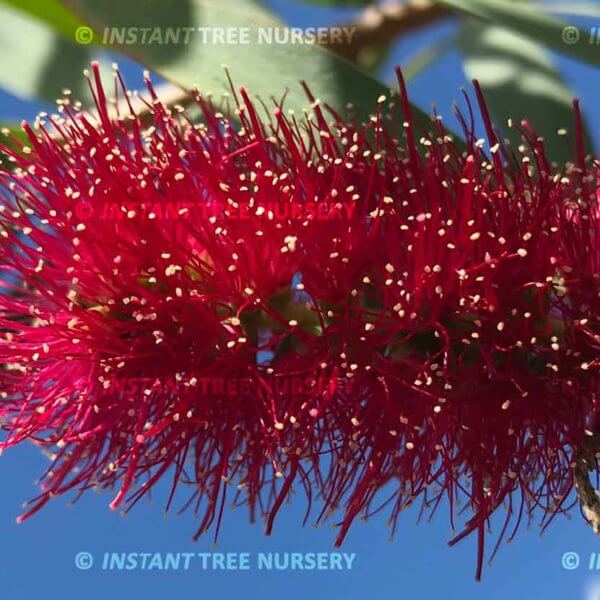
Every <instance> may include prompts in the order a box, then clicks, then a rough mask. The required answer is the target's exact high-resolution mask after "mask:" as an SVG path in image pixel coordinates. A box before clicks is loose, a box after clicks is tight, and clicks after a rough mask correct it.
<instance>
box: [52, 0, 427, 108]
mask: <svg viewBox="0 0 600 600" xmlns="http://www.w3.org/2000/svg"><path fill="white" fill-rule="evenodd" d="M64 2H65V3H66V4H67V5H68V6H71V7H73V9H74V11H75V12H76V13H77V14H78V15H79V16H80V17H81V18H82V19H84V20H85V21H87V22H89V23H90V25H92V26H93V27H94V28H95V29H96V31H98V32H101V33H102V37H103V38H105V35H106V33H105V30H104V28H105V27H106V26H107V25H109V24H110V25H114V24H115V23H116V24H119V26H120V27H121V28H122V27H127V26H131V27H136V28H138V30H137V31H138V32H139V27H141V26H144V20H145V21H148V23H150V22H151V26H152V27H153V28H155V29H156V28H158V27H160V28H163V29H162V31H164V28H165V27H167V26H169V25H170V23H171V22H170V20H169V19H170V16H169V15H170V14H172V13H173V12H175V13H177V14H178V15H179V16H180V17H181V15H183V17H184V18H185V19H187V21H186V20H185V19H184V20H181V19H180V20H179V23H178V26H188V27H194V28H202V32H197V33H196V34H193V35H191V36H189V39H188V40H187V42H188V43H186V44H182V43H180V44H179V45H177V48H176V51H171V52H165V51H164V49H165V45H164V44H163V45H160V44H156V45H155V48H152V44H149V43H145V44H144V43H140V41H141V40H140V38H139V36H138V39H137V40H136V43H132V44H125V45H123V44H122V45H121V46H113V49H114V50H120V51H123V52H127V54H129V55H131V56H133V57H135V58H136V59H137V60H139V61H140V62H141V63H143V64H145V65H146V66H148V67H149V68H151V69H153V70H154V71H156V72H157V73H158V74H159V75H161V76H162V77H164V78H165V79H167V80H168V81H171V82H173V83H175V84H177V85H179V86H181V87H184V88H189V87H191V86H193V85H198V87H200V89H202V90H203V91H205V92H206V91H212V92H217V93H218V92H222V91H224V90H227V89H228V83H227V79H226V75H225V72H224V70H223V68H222V65H223V64H225V65H227V66H228V67H229V68H230V70H231V73H232V76H233V78H234V81H235V82H237V83H238V84H240V85H241V84H243V85H245V86H246V87H247V88H248V89H250V90H251V91H252V92H253V93H255V94H257V95H260V96H261V97H262V98H263V99H265V100H268V99H269V98H270V97H271V96H272V95H273V94H277V95H278V96H279V98H280V97H281V95H282V94H283V92H284V91H287V96H286V98H285V107H286V108H288V109H292V110H295V111H297V112H299V111H301V110H302V109H304V108H306V107H307V105H308V101H307V99H306V96H305V94H304V91H303V90H302V88H301V86H300V85H299V83H298V82H299V81H301V80H304V81H306V82H307V83H308V84H309V86H310V87H311V89H312V90H313V93H314V94H315V96H317V97H319V98H322V99H323V100H326V101H327V102H328V103H329V104H331V105H332V106H333V107H334V108H336V109H338V110H341V111H343V110H345V107H346V104H347V103H352V104H353V105H354V107H355V111H356V113H357V114H358V115H359V116H362V117H366V116H367V115H368V114H370V113H372V112H373V110H374V108H375V106H376V101H377V98H378V96H380V95H381V94H385V93H386V92H387V91H388V90H387V88H386V87H385V86H384V85H383V84H382V83H380V82H378V81H376V80H375V79H373V78H372V77H370V76H368V75H367V74H365V73H363V72H361V71H359V70H358V69H356V68H355V67H353V66H352V65H350V64H349V63H347V62H346V61H344V60H342V59H340V58H339V57H337V56H335V55H333V54H332V53H330V52H328V51H327V50H325V49H324V48H322V47H319V46H316V45H308V44H301V43H292V42H290V43H275V42H274V43H267V42H268V39H269V35H272V36H273V39H274V40H275V34H276V33H278V34H279V36H280V37H279V38H278V40H279V42H283V41H284V40H285V36H286V35H289V34H290V30H289V28H284V26H283V24H282V23H281V22H280V21H278V20H277V19H276V18H275V17H274V16H273V15H272V14H271V13H270V12H268V11H267V10H266V9H264V8H263V7H261V6H260V5H259V4H258V3H257V2H254V1H252V0H194V2H193V3H191V4H190V3H189V2H183V0H179V2H173V3H172V4H170V5H169V6H168V7H167V6H165V5H164V3H161V4H162V7H163V8H162V11H159V10H154V8H156V7H154V8H153V9H152V20H151V21H150V19H149V18H148V16H147V14H148V12H149V8H148V3H147V2H145V1H143V0H130V1H129V2H128V3H127V4H122V3H118V4H117V3H114V2H113V1H112V0H93V1H92V0H64ZM150 4H151V5H153V3H150ZM183 5H185V6H186V9H185V10H184V11H183V12H178V11H179V7H180V6H183ZM167 13H169V14H167ZM144 14H145V15H146V16H142V17H141V16H140V15H144ZM140 19H142V21H141V22H140ZM227 28H232V29H231V30H232V31H234V32H237V33H236V34H235V35H239V32H240V31H242V30H243V31H244V32H245V34H242V35H246V34H247V40H248V43H243V42H240V43H222V42H221V41H219V40H218V39H215V38H214V37H213V36H214V35H215V33H214V32H215V31H217V32H223V31H226V29H227ZM129 31H135V30H129ZM117 33H118V32H117ZM110 35H111V34H109V36H110ZM113 37H114V36H113ZM156 48H158V49H159V52H157V51H156ZM415 112H419V111H418V110H417V109H415ZM421 115H422V113H421Z"/></svg>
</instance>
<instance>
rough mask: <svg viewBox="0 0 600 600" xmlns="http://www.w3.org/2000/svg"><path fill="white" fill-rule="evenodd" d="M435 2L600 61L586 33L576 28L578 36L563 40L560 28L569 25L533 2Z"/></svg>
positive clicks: (576, 55)
mask: <svg viewBox="0 0 600 600" xmlns="http://www.w3.org/2000/svg"><path fill="white" fill-rule="evenodd" d="M437 1H438V2H439V3H440V4H443V5H444V6H447V7H448V8H451V9H454V10H457V11H459V12H462V13H464V14H466V15H469V16H471V17H476V18H478V19H481V20H483V21H486V22H488V23H490V24H493V25H500V26H502V27H505V28H507V29H511V30H512V31H514V32H515V33H519V34H521V35H523V36H525V37H528V38H530V39H532V40H534V41H536V42H539V43H540V44H542V45H544V46H547V47H548V48H552V49H553V50H556V51H557V52H561V53H563V54H566V55H567V56H569V57H570V58H575V59H578V60H581V61H585V62H588V63H590V64H592V65H598V64H600V53H599V52H598V47H597V46H596V45H594V44H590V43H589V35H590V34H589V32H586V31H581V30H579V31H580V37H579V40H578V42H576V43H567V42H565V41H563V31H564V30H565V28H567V27H570V25H569V24H567V23H564V22H563V21H560V20H559V19H556V18H554V17H552V16H551V15H549V14H546V13H544V12H543V11H542V10H541V9H540V8H539V7H537V6H536V5H534V4H531V3H528V2H513V1H511V0H437Z"/></svg>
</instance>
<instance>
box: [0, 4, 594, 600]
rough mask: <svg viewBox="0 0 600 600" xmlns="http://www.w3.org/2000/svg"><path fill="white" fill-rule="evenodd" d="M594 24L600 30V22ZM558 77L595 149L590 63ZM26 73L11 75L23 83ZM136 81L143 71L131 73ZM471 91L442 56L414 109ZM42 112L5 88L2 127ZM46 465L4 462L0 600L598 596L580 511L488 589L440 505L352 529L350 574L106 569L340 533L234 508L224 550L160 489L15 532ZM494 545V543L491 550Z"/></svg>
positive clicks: (499, 573) (498, 574)
mask: <svg viewBox="0 0 600 600" xmlns="http://www.w3.org/2000/svg"><path fill="white" fill-rule="evenodd" d="M270 3H271V4H272V6H273V7H274V8H275V9H276V10H277V11H278V12H279V13H280V14H282V15H283V17H284V18H285V20H286V21H287V22H288V23H289V24H292V25H298V26H303V27H304V26H313V25H322V24H329V23H333V22H337V21H339V20H340V15H342V16H343V15H344V14H346V16H348V17H349V16H351V14H352V12H351V11H346V13H343V12H341V11H337V10H336V11H332V10H324V9H318V8H315V7H314V6H310V7H309V6H306V5H301V4H298V3H294V2H291V1H290V0H271V2H270ZM598 25H599V26H600V23H598ZM451 27H452V25H444V26H441V27H438V28H436V29H435V30H434V31H432V32H429V33H426V34H416V35H410V36H405V37H404V38H403V40H402V41H401V42H400V43H399V44H398V45H397V48H396V50H395V52H394V55H393V59H392V60H390V62H389V64H388V65H386V68H385V73H383V77H384V79H385V80H387V79H389V78H390V77H391V67H392V65H393V64H396V63H397V64H404V62H405V61H406V60H408V59H409V58H410V57H411V56H412V55H413V53H414V51H415V48H416V47H417V46H418V47H421V46H422V44H423V43H424V42H425V43H432V42H433V41H435V40H436V39H437V38H438V37H439V36H440V35H441V34H442V33H443V32H445V31H448V28H451ZM555 58H556V60H557V63H558V65H559V67H560V69H561V72H562V73H563V75H564V77H565V78H566V79H567V81H568V82H569V83H570V84H571V86H572V88H573V89H574V90H575V93H576V95H577V96H578V97H579V98H580V99H581V100H582V103H583V106H584V109H585V111H586V116H587V119H588V123H589V128H590V130H591V131H592V133H593V135H594V138H595V143H596V148H598V147H599V146H600V135H599V132H600V111H598V108H597V106H598V93H599V91H600V74H599V71H598V70H597V69H594V68H592V67H582V66H581V65H580V64H578V63H575V62H574V61H570V60H568V59H566V58H563V57H561V58H559V57H555ZM17 71H18V66H15V73H17ZM128 74H129V78H130V80H132V81H134V82H135V81H137V79H138V77H139V75H138V74H136V73H133V72H132V70H131V68H130V69H128ZM461 85H467V82H466V81H465V78H464V75H463V73H462V70H461V64H460V60H459V57H458V56H456V55H453V54H451V53H450V54H447V55H445V56H444V57H443V58H442V59H440V60H439V61H437V62H436V63H435V64H434V65H433V66H432V67H430V68H429V69H428V70H427V71H426V72H425V73H424V74H423V75H422V76H420V77H418V78H417V79H415V80H414V81H413V82H412V84H411V85H410V92H411V94H412V97H413V100H414V101H415V102H416V103H417V104H419V105H420V106H422V107H423V108H426V109H427V108H429V107H430V106H431V104H432V103H435V104H436V106H437V108H438V109H439V111H440V113H441V114H442V115H444V116H445V117H446V118H447V120H448V122H450V119H451V110H450V107H451V104H452V102H453V101H456V100H460V93H459V87H460V86H461ZM41 108H45V107H42V106H39V105H35V104H33V103H27V102H23V101H22V100H20V99H17V98H14V97H10V96H8V95H6V94H3V93H1V92H0V120H12V119H21V118H31V117H33V116H34V114H35V113H36V112H37V111H38V110H40V109H41ZM46 463H47V459H45V458H44V457H43V456H42V455H41V454H40V452H39V451H38V450H37V449H36V448H34V447H32V446H24V447H21V448H18V449H15V450H11V451H9V452H7V453H6V454H5V455H4V456H3V457H2V458H1V459H0V481H2V491H1V493H0V600H33V599H34V598H48V599H50V600H55V599H56V600H79V599H81V598H89V599H90V600H96V599H98V600H100V599H102V600H106V599H107V598H110V599H115V600H121V599H125V598H127V599H129V598H144V599H147V600H171V599H173V600H179V599H180V598H186V599H187V598H191V599H195V598H197V599H202V598H219V599H226V598H248V599H259V598H263V599H267V600H271V599H273V600H275V599H279V598H282V599H287V600H296V599H298V600H300V599H302V600H304V599H310V600H321V599H326V598H327V599H329V598H335V599H337V598H341V599H344V600H362V599H367V598H369V599H370V598H373V599H391V598H394V599H395V598H398V599H407V600H408V599H413V598H415V599H417V598H419V599H420V598H426V599H430V598H431V599H433V598H447V599H450V600H453V599H465V600H468V599H478V600H479V599H481V598H488V599H490V600H493V599H496V598H498V599H500V598H502V599H506V598H516V599H524V600H529V599H532V600H533V599H535V600H537V599H548V600H554V599H556V600H559V599H560V600H562V599H567V598H568V599H584V600H600V571H590V570H588V562H589V557H590V554H591V553H592V552H596V553H600V537H596V536H594V535H593V533H592V532H591V529H590V528H589V527H588V526H587V525H585V523H584V522H583V519H582V517H581V516H580V515H579V513H578V511H573V515H572V518H571V519H570V520H568V519H566V518H564V517H559V518H557V519H556V521H555V522H554V523H553V524H552V525H551V526H550V528H549V529H548V531H547V532H546V533H545V534H544V536H543V537H541V536H540V534H539V530H538V528H537V527H536V526H535V524H533V525H532V527H531V528H530V529H529V530H528V529H527V528H526V527H523V528H522V529H521V531H520V533H519V535H518V536H517V538H516V540H515V541H514V542H513V543H511V544H503V546H502V548H501V550H500V552H499V553H498V555H497V556H496V558H495V560H494V562H493V563H492V565H491V566H487V565H486V568H485V571H484V578H483V582H482V583H476V582H475V581H474V579H473V577H474V571H475V558H476V554H475V550H476V549H475V539H474V538H468V539H467V540H465V541H463V542H462V543H461V544H459V545H458V546H457V547H455V548H448V546H447V540H448V539H449V538H450V536H451V532H450V529H449V524H448V520H447V513H446V510H445V509H441V510H440V511H439V513H438V514H437V515H436V517H435V518H434V520H433V522H431V523H427V522H423V523H420V524H417V523H416V521H417V516H418V508H417V507H415V508H413V509H412V510H408V511H406V512H405V513H404V514H403V515H402V516H401V518H400V521H399V528H398V534H397V536H396V539H395V540H394V541H393V542H390V541H388V531H387V529H386V522H385V515H384V516H379V517H376V518H374V519H372V520H371V521H369V522H368V523H362V522H360V521H358V522H357V523H356V524H355V526H354V527H353V528H352V529H351V531H350V534H349V535H348V538H347V542H346V544H345V545H344V547H343V548H342V550H343V551H345V552H352V553H356V558H355V560H354V563H353V568H352V570H350V571H342V572H328V571H312V572H299V571H290V570H288V571H281V572H276V571H258V570H250V571H237V572H236V571H225V572H219V571H212V570H207V571H202V570H200V569H199V568H198V566H199V565H198V563H192V567H191V568H190V570H188V571H177V572H156V571H153V572H148V571H146V572H141V571H132V572H106V571H102V570H101V569H99V568H97V563H98V561H99V560H100V559H101V556H102V554H103V553H104V552H107V551H112V552H211V551H220V552H251V553H258V552H330V551H334V550H335V549H334V548H333V540H334V536H335V531H334V530H333V529H332V527H331V525H325V526H321V527H319V528H313V527H311V526H307V527H304V528H303V527H301V520H302V512H303V511H302V509H303V508H304V506H303V505H302V504H301V502H297V503H296V504H292V506H291V507H286V508H285V509H284V510H283V511H282V512H281V514H280V516H279V518H278V520H277V524H276V527H275V531H274V533H273V535H272V536H271V537H265V536H264V534H263V529H262V525H261V524H260V523H257V524H255V525H250V524H249V523H248V520H247V514H246V512H245V510H244V509H243V508H240V509H235V510H227V511H226V514H225V519H224V522H223V526H222V530H221V536H220V539H219V544H218V547H217V548H216V549H215V548H213V546H212V538H209V537H205V538H203V539H201V540H200V541H198V542H193V541H192V539H191V538H192V534H193V533H194V531H195V528H196V521H195V519H194V517H193V515H191V514H189V513H188V514H184V515H182V516H176V515H175V513H173V514H171V515H169V516H168V517H165V516H164V515H163V506H164V502H163V499H164V493H165V487H166V485H163V486H159V490H158V497H157V498H155V499H154V501H153V502H152V503H149V502H141V503H140V504H138V506H137V507H136V509H135V510H134V511H133V512H132V513H130V514H129V515H127V516H126V517H121V516H120V515H118V514H115V513H112V512H111V511H110V510H109V509H108V503H109V502H110V500H111V499H112V496H111V495H110V494H95V493H93V492H91V493H88V494H87V495H86V496H85V497H84V498H83V499H82V500H80V501H79V502H78V503H77V504H76V505H75V506H74V507H72V508H68V501H67V499H65V498H61V499H58V500H56V501H54V502H52V503H50V505H48V507H47V508H45V509H44V510H43V511H42V512H41V513H40V514H38V515H36V516H35V517H34V518H33V519H31V520H29V521H28V522H26V523H25V524H23V525H17V524H16V523H15V518H16V516H17V515H18V514H19V513H20V504H21V502H22V501H23V500H26V499H28V498H30V497H32V496H33V495H35V493H36V489H35V486H34V480H35V477H36V476H37V475H39V474H40V473H41V472H42V469H43V468H44V466H45V464H46ZM490 545H491V544H490ZM82 551H85V552H90V553H91V554H92V555H93V556H94V558H95V559H96V566H94V567H92V568H91V569H90V570H87V571H82V570H78V569H77V568H76V566H75V556H76V555H77V553H79V552H82ZM566 552H576V553H578V554H579V555H580V557H581V564H580V566H579V568H578V569H576V570H566V569H564V568H563V567H562V565H561V560H562V557H563V554H565V553H566Z"/></svg>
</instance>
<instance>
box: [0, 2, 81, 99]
mask: <svg viewBox="0 0 600 600" xmlns="http://www.w3.org/2000/svg"><path fill="white" fill-rule="evenodd" d="M0 22H1V23H2V27H3V30H2V36H1V37H0V56H2V66H1V67H0V87H2V88H4V89H6V90H8V91H9V92H11V93H12V94H14V95H16V96H19V97H21V98H35V99H39V100H50V101H53V100H55V99H56V98H58V97H59V96H61V95H62V90H63V89H64V88H70V89H71V90H73V93H74V94H75V95H77V96H78V97H80V98H83V97H84V96H85V93H86V89H85V87H84V83H85V82H84V79H83V76H82V74H81V72H82V70H83V68H84V67H85V66H86V65H87V64H88V63H89V61H90V53H89V50H88V49H87V47H86V46H82V45H79V44H76V43H75V42H71V41H69V40H67V39H66V38H64V37H62V36H61V35H58V34H56V33H55V32H54V31H53V30H52V29H50V27H48V26H47V25H45V24H44V23H42V22H40V21H37V20H34V19H31V18H30V17H29V16H27V15H25V14H23V13H21V12H19V11H17V10H15V9H13V8H11V7H9V6H6V5H0Z"/></svg>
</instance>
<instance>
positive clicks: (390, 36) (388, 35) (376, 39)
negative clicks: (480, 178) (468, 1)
mask: <svg viewBox="0 0 600 600" xmlns="http://www.w3.org/2000/svg"><path fill="white" fill-rule="evenodd" d="M449 15H450V13H449V12H448V10H447V9H446V8H444V7H443V6H441V5H440V4H437V3H436V2H433V1H431V0H409V1H408V2H407V3H404V4H389V5H386V4H384V5H381V6H369V7H368V8H367V9H365V10H364V12H363V13H362V14H361V15H360V16H359V17H358V19H357V20H356V21H355V22H351V23H345V24H344V25H342V27H347V28H354V35H353V36H352V41H351V43H347V42H342V41H338V42H332V43H330V44H329V45H328V46H327V48H328V49H329V50H331V51H332V52H335V53H336V54H338V55H339V56H341V57H343V58H345V59H347V60H349V61H351V62H358V59H359V56H360V53H361V51H362V50H363V49H365V48H368V47H381V46H385V45H387V44H389V43H391V42H393V41H394V40H395V39H396V38H397V37H398V36H400V35H401V34H403V33H405V32H407V31H414V30H416V29H420V28H422V27H427V26H428V25H431V24H432V23H435V22H437V21H439V20H441V19H443V18H444V17H447V16H449Z"/></svg>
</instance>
